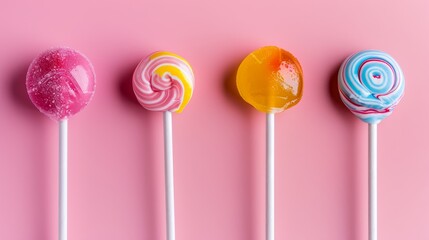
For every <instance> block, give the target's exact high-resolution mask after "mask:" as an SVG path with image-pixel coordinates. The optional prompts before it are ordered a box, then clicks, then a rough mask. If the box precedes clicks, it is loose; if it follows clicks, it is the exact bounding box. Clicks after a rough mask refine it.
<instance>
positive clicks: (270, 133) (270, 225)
mask: <svg viewBox="0 0 429 240" xmlns="http://www.w3.org/2000/svg"><path fill="white" fill-rule="evenodd" d="M266 134H267V146H266V148H267V150H266V151H267V153H266V154H267V166H266V168H267V169H266V171H267V172H266V174H267V176H266V178H267V180H266V181H267V182H266V184H267V185H266V191H267V193H266V208H267V209H266V238H267V239H266V240H274V113H267V133H266Z"/></svg>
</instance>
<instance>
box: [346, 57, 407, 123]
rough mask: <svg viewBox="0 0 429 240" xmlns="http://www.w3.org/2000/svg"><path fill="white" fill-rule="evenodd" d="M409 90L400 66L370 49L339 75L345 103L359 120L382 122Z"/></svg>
mask: <svg viewBox="0 0 429 240" xmlns="http://www.w3.org/2000/svg"><path fill="white" fill-rule="evenodd" d="M404 87H405V79H404V74H403V73H402V70H401V68H400V67H399V64H398V63H397V62H396V61H395V60H394V59H393V58H392V57H391V56H390V55H389V54H387V53H384V52H381V51H377V50H366V51H361V52H358V53H355V54H353V55H351V56H350V57H348V58H347V59H346V60H345V61H344V62H343V64H342V65H341V68H340V70H339V72H338V89H339V91H340V97H341V100H342V101H343V102H344V104H345V105H346V106H347V107H348V108H349V109H350V111H351V112H352V113H353V114H354V115H356V116H357V117H358V118H359V119H361V120H362V121H364V122H367V123H379V122H380V121H381V120H383V119H384V118H386V117H387V116H389V115H390V114H391V113H392V111H393V109H394V107H395V106H396V105H397V104H398V103H399V101H400V100H401V98H402V96H403V94H404Z"/></svg>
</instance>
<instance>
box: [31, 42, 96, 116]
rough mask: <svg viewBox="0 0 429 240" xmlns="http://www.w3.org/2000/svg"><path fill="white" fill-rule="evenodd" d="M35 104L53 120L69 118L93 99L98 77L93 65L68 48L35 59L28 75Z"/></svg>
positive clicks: (49, 51)
mask: <svg viewBox="0 0 429 240" xmlns="http://www.w3.org/2000/svg"><path fill="white" fill-rule="evenodd" d="M26 85H27V92H28V95H29V97H30V99H31V101H32V102H33V104H34V105H35V106H36V107H37V108H38V109H39V110H40V112H42V113H44V114H45V115H47V116H48V117H50V118H52V119H54V120H62V119H67V118H69V117H70V116H73V115H74V114H76V113H78V112H79V111H81V110H82V109H83V108H84V107H85V106H86V105H87V104H88V103H89V101H90V100H91V99H92V96H93V95H94V91H95V74H94V70H93V67H92V64H91V62H90V61H89V60H88V58H86V57H85V56H84V55H82V54H81V53H79V52H77V51H75V50H73V49H69V48H53V49H50V50H47V51H45V52H43V53H42V54H40V55H39V56H38V57H37V58H36V59H34V60H33V62H32V63H31V65H30V67H29V68H28V72H27V81H26Z"/></svg>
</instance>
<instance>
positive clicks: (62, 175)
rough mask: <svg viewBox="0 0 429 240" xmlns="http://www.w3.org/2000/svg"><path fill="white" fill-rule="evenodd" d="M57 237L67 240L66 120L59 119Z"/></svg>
mask: <svg viewBox="0 0 429 240" xmlns="http://www.w3.org/2000/svg"><path fill="white" fill-rule="evenodd" d="M59 130H60V139H59V140H60V156H59V157H60V161H59V220H58V223H59V232H58V234H59V239H60V240H67V120H66V119H65V120H60V128H59Z"/></svg>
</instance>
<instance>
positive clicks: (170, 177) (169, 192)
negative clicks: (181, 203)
mask: <svg viewBox="0 0 429 240" xmlns="http://www.w3.org/2000/svg"><path fill="white" fill-rule="evenodd" d="M164 155H165V156H164V158H165V198H166V208H167V209H166V211H167V240H174V239H175V238H176V233H175V221H174V166H173V126H172V120H171V112H170V111H165V112H164Z"/></svg>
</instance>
